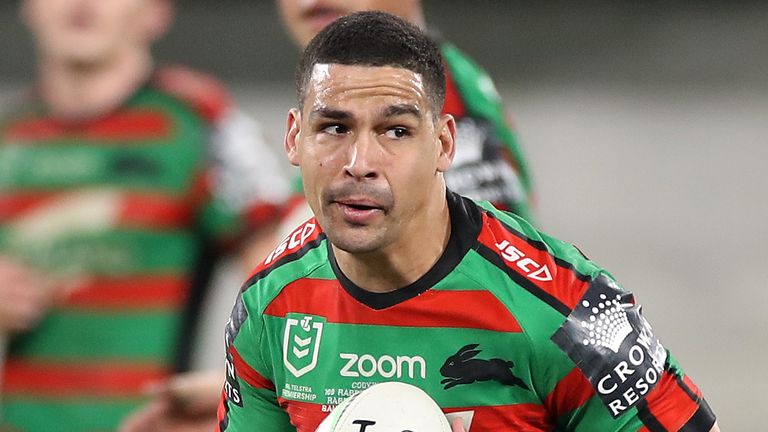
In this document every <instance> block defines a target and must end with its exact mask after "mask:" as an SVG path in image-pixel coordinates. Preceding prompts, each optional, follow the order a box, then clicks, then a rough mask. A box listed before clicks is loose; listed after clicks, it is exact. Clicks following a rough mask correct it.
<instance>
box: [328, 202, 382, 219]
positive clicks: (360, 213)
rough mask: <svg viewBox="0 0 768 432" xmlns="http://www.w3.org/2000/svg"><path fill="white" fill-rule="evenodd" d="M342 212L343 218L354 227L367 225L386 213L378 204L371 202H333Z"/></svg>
mask: <svg viewBox="0 0 768 432" xmlns="http://www.w3.org/2000/svg"><path fill="white" fill-rule="evenodd" d="M333 204H336V205H337V206H338V208H339V210H340V211H341V215H342V218H343V219H344V220H345V221H346V222H348V223H350V224H353V225H365V224H368V223H370V222H371V221H373V219H374V218H375V217H377V216H379V215H382V214H384V213H386V211H385V209H384V208H383V207H382V206H381V205H380V204H378V203H376V202H374V201H370V200H362V199H361V200H358V199H341V200H336V201H333Z"/></svg>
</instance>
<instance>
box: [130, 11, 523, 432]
mask: <svg viewBox="0 0 768 432" xmlns="http://www.w3.org/2000/svg"><path fill="white" fill-rule="evenodd" d="M277 6H278V8H279V10H280V15H281V18H282V20H283V24H284V26H285V28H286V30H288V33H289V34H290V35H291V36H292V38H293V40H294V42H296V45H297V46H299V47H301V48H302V49H303V48H304V47H306V46H307V44H308V43H309V41H310V40H311V39H312V38H313V37H314V36H315V35H316V34H317V33H318V32H319V31H320V30H322V29H323V28H324V27H325V26H326V25H328V24H330V23H331V22H333V21H334V20H336V19H338V18H339V17H341V16H344V15H347V14H350V13H353V12H359V11H366V10H379V11H384V12H389V13H391V14H394V15H397V16H399V17H401V18H403V19H405V20H407V21H409V22H411V23H413V24H415V25H417V26H419V27H421V28H426V20H425V18H424V13H423V9H422V5H421V1H420V0H278V1H277ZM438 39H439V38H438ZM440 48H441V54H442V57H443V61H444V63H445V66H446V87H447V89H446V92H447V93H446V102H445V104H444V106H443V112H444V113H447V114H451V115H453V116H454V118H456V123H457V127H456V128H457V134H458V136H459V138H458V141H459V144H458V146H457V151H456V157H455V158H454V162H453V164H452V166H451V169H450V170H449V171H448V172H446V174H445V175H446V182H447V183H448V185H449V187H450V188H451V189H452V190H454V191H456V192H458V193H461V194H462V195H466V196H469V197H471V198H474V199H479V200H488V201H491V202H493V203H494V205H496V206H498V207H499V208H502V209H505V210H509V211H512V212H514V213H516V214H518V215H520V216H522V217H524V218H526V219H527V220H529V221H532V220H533V219H534V218H533V215H534V211H533V207H534V205H533V202H534V192H533V186H532V181H531V175H530V173H529V171H528V167H527V164H526V162H525V158H524V157H523V153H522V150H521V148H520V145H519V143H518V139H517V135H516V133H515V131H514V129H513V128H512V126H511V124H510V122H509V120H508V116H507V115H506V113H505V111H504V107H503V104H502V101H501V98H500V97H499V95H498V93H497V92H496V89H495V86H494V84H493V81H492V80H491V79H490V77H489V76H488V75H487V74H486V73H485V71H483V70H482V68H480V67H479V66H478V65H477V64H475V63H474V62H473V61H472V60H471V59H469V58H468V57H467V56H466V55H464V54H463V53H462V52H461V51H459V50H458V49H457V48H456V47H455V46H453V45H452V44H450V43H448V42H445V41H442V40H441V41H440ZM295 189H296V192H297V194H296V195H297V199H294V200H293V203H294V204H293V205H292V211H291V212H289V214H290V217H288V218H286V221H285V222H284V223H283V224H282V226H281V230H280V231H283V232H284V234H285V233H287V232H289V231H290V230H291V229H292V228H293V227H294V226H295V225H296V224H298V223H299V222H302V221H303V220H305V219H306V218H307V217H309V214H310V211H309V208H308V207H307V206H306V205H305V204H304V202H303V198H302V197H301V186H300V184H298V183H297V187H296V188H295ZM259 258H261V257H259ZM209 377H210V378H209V379H208V380H201V379H198V377H196V378H195V379H194V380H191V381H190V380H187V379H186V378H185V377H183V376H182V377H179V378H178V380H177V381H176V382H171V383H169V385H168V387H167V388H166V390H167V391H166V392H164V393H163V397H162V398H160V400H156V401H155V402H154V403H153V405H152V406H148V407H147V409H146V410H144V412H142V413H138V414H137V415H135V416H133V418H132V419H131V420H130V421H129V424H130V426H129V427H126V429H125V431H126V432H134V431H140V430H155V431H156V430H159V429H158V428H160V426H159V424H170V423H174V422H180V421H181V422H185V423H189V422H191V421H193V419H194V418H196V417H197V415H195V416H190V418H186V417H188V416H185V415H184V413H183V412H178V410H176V412H173V410H171V411H169V410H166V409H163V408H162V407H168V406H171V405H174V404H173V403H171V402H170V401H169V399H170V400H173V399H179V398H189V394H190V393H191V394H197V395H199V396H202V395H204V394H206V393H208V392H210V391H211V389H213V388H217V386H218V381H219V374H218V373H213V374H210V375H209ZM179 383H180V384H179ZM188 383H192V384H193V385H188ZM211 409H212V410H213V409H214V407H213V406H211ZM195 411H197V410H195ZM168 416H171V417H172V418H168ZM200 430H204V427H201V428H200Z"/></svg>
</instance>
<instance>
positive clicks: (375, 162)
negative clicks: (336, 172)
mask: <svg viewBox="0 0 768 432" xmlns="http://www.w3.org/2000/svg"><path fill="white" fill-rule="evenodd" d="M378 150H379V144H378V142H376V139H375V138H374V137H373V136H371V135H370V134H363V135H359V136H358V137H357V138H356V139H355V141H354V142H353V143H352V144H351V145H350V146H349V149H348V150H347V163H346V165H344V171H345V173H346V174H347V175H349V176H351V177H355V178H358V179H365V178H368V179H373V178H376V177H378V176H379V172H378V166H379V162H380V156H381V155H380V152H379V151H378Z"/></svg>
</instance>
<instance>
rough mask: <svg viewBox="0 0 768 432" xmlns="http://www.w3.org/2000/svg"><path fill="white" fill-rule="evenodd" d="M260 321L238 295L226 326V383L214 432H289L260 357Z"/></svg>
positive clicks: (264, 359)
mask: <svg viewBox="0 0 768 432" xmlns="http://www.w3.org/2000/svg"><path fill="white" fill-rule="evenodd" d="M263 331H264V328H263V320H262V318H261V316H260V315H259V314H255V315H251V314H249V310H248V306H247V304H246V302H245V301H244V300H243V294H242V293H241V294H239V295H238V297H237V300H236V301H235V306H234V308H233V309H232V314H231V315H230V318H229V321H228V322H227V327H226V334H225V340H226V346H227V352H226V381H225V382H224V389H223V391H222V398H221V402H220V403H219V409H218V410H217V418H218V426H217V429H216V431H217V432H237V431H246V430H256V429H258V430H261V431H267V432H282V431H286V432H292V431H295V428H294V427H293V426H291V424H290V420H289V418H288V415H287V414H286V413H285V412H284V411H283V410H282V409H281V408H280V405H279V403H278V401H277V393H276V391H275V385H274V383H273V381H272V378H271V373H270V372H271V370H272V368H271V367H270V366H269V363H270V358H269V356H265V355H262V349H263V347H262V346H261V343H262V342H263V341H262V334H263Z"/></svg>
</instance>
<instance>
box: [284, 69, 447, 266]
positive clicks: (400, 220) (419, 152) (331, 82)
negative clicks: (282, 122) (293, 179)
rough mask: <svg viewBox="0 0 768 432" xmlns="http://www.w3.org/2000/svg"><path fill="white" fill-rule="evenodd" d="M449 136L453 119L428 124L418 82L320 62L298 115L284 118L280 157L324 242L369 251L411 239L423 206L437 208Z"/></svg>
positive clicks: (395, 72) (406, 75)
mask: <svg viewBox="0 0 768 432" xmlns="http://www.w3.org/2000/svg"><path fill="white" fill-rule="evenodd" d="M454 133H455V124H454V122H453V118H452V117H450V116H443V117H442V118H440V119H439V120H437V121H436V120H435V118H434V117H433V114H432V110H431V107H430V105H429V102H428V98H427V94H426V92H425V86H424V83H423V82H422V79H421V76H420V75H419V74H416V73H414V72H411V71H409V70H407V69H402V68H396V67H388V66H383V67H368V66H346V65H338V64H332V65H325V64H318V65H315V67H314V69H313V73H312V76H311V79H310V81H309V83H308V85H307V88H306V91H305V98H304V106H303V108H302V109H301V111H299V110H292V111H291V113H290V114H289V118H288V133H287V135H286V151H287V153H288V157H289V159H290V161H291V163H293V164H294V165H298V166H300V167H301V176H302V180H303V182H304V193H305V196H306V199H307V202H308V204H309V206H310V207H311V208H312V211H313V212H314V214H315V216H316V217H317V219H318V221H319V222H320V225H321V226H322V227H323V230H324V231H325V232H326V234H327V235H328V238H329V239H330V240H331V242H332V243H333V244H334V245H335V246H336V247H338V248H340V249H342V250H344V251H347V252H350V253H365V252H375V251H380V250H382V249H383V248H385V247H386V246H388V245H391V244H393V243H395V242H397V241H398V240H400V239H402V238H403V237H404V236H408V235H409V234H413V230H414V227H419V226H420V225H419V224H420V223H423V222H424V221H423V219H424V218H425V217H426V216H425V212H424V209H425V207H426V206H427V205H428V203H429V202H434V201H430V200H435V199H439V200H444V197H443V196H442V194H441V191H442V190H443V189H442V188H443V186H442V185H443V180H442V175H441V173H442V172H443V171H445V170H447V169H448V167H449V166H450V163H451V159H452V157H453V134H454Z"/></svg>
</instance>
